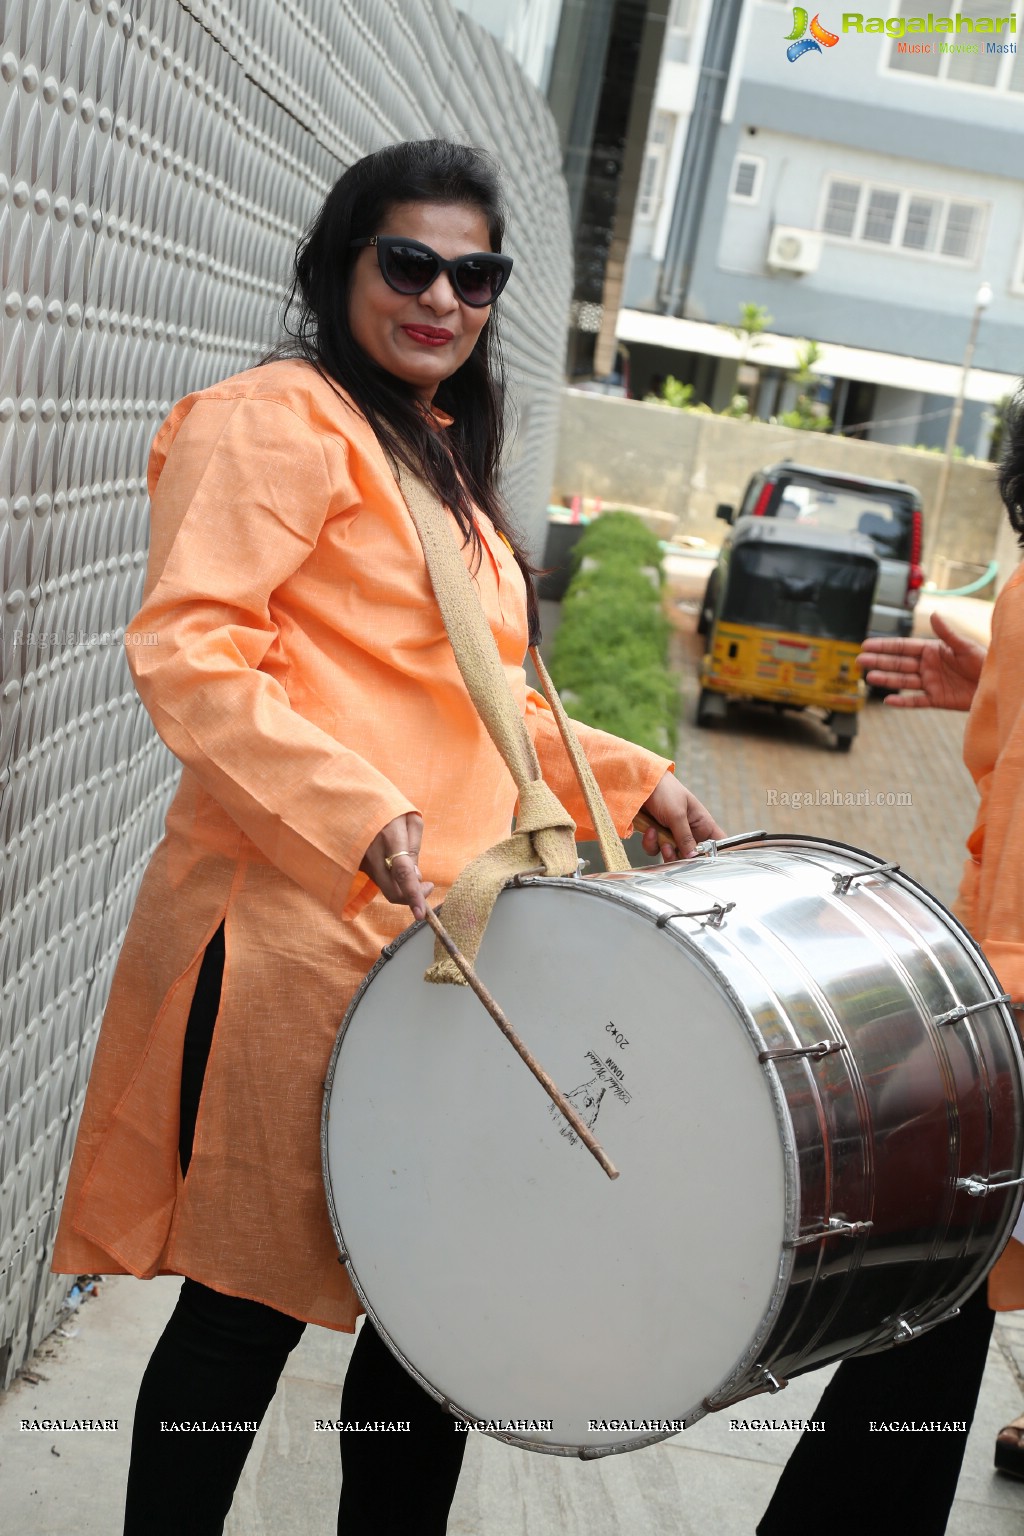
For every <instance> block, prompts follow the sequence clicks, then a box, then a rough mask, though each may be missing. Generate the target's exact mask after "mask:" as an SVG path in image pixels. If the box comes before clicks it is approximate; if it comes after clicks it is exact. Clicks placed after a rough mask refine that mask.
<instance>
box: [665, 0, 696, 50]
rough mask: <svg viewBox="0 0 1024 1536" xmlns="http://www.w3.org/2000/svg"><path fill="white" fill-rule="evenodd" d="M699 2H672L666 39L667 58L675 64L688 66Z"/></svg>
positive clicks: (682, 0)
mask: <svg viewBox="0 0 1024 1536" xmlns="http://www.w3.org/2000/svg"><path fill="white" fill-rule="evenodd" d="M696 10H697V0H672V4H671V7H670V8H669V13H668V22H667V32H666V37H665V57H666V59H668V60H669V61H670V62H671V63H673V64H687V63H689V60H690V48H691V46H692V43H693V23H694V18H695V14H696Z"/></svg>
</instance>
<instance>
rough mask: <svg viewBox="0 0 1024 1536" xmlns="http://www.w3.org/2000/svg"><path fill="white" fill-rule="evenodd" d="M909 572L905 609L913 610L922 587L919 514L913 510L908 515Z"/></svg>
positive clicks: (922, 572)
mask: <svg viewBox="0 0 1024 1536" xmlns="http://www.w3.org/2000/svg"><path fill="white" fill-rule="evenodd" d="M910 516H911V523H910V572H909V574H908V576H907V598H906V602H907V607H908V608H913V606H914V604H915V603H916V602H917V600H918V598H919V597H920V595H921V588H922V587H923V586H924V571H923V569H922V567H921V563H920V561H921V536H922V529H921V512H920V508H915V509H914V511H913V512H912V513H911V514H910Z"/></svg>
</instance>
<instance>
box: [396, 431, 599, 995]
mask: <svg viewBox="0 0 1024 1536" xmlns="http://www.w3.org/2000/svg"><path fill="white" fill-rule="evenodd" d="M392 469H393V471H394V473H395V477H396V479H397V481H398V484H399V488H400V489H401V492H402V495H403V496H404V498H405V502H406V505H407V506H408V508H409V514H410V516H411V518H412V521H413V525H414V527H415V529H416V532H417V534H418V536H419V540H420V543H421V545H422V546H423V554H424V558H425V560H426V565H427V573H428V575H429V577H430V583H431V586H432V587H433V589H434V595H435V597H436V598H437V603H438V607H439V608H440V610H441V617H442V619H443V621H444V627H445V629H446V630H447V632H448V638H449V640H450V641H451V646H452V650H453V651H454V653H455V660H456V662H457V663H458V667H459V671H460V672H461V673H462V676H463V679H464V681H465V684H466V688H467V690H468V692H469V696H470V698H471V699H472V701H473V705H474V707H475V709H476V711H477V713H478V714H479V716H480V718H481V720H482V721H483V723H484V725H485V727H486V728H487V732H488V734H489V735H490V737H491V740H492V741H493V742H494V744H495V746H496V747H497V749H498V751H499V752H500V753H501V756H502V758H503V759H504V761H505V763H506V765H507V767H508V770H509V772H510V773H511V775H512V778H513V779H514V781H515V785H516V788H517V790H518V791H519V807H518V810H517V812H516V830H515V832H514V833H512V835H511V836H510V837H507V838H505V839H504V840H503V841H502V842H500V843H496V844H495V845H494V847H493V848H489V849H488V850H487V852H486V853H482V854H480V855H479V856H478V857H477V858H475V859H474V860H473V861H472V862H471V863H470V864H468V865H467V866H466V868H465V869H464V870H463V871H462V873H461V874H460V875H459V877H458V879H457V880H456V881H455V883H454V884H453V886H452V887H451V889H450V891H449V892H448V894H447V896H446V897H445V901H444V920H445V927H446V928H447V930H448V933H449V934H450V935H451V937H452V939H453V940H454V941H455V943H456V944H457V945H458V947H459V949H460V950H461V951H462V953H463V955H465V956H466V958H467V959H468V960H469V961H470V963H471V964H472V962H473V961H475V959H476V956H477V952H478V951H479V948H480V944H481V941H482V939H483V936H484V930H485V929H486V927H487V923H488V920H489V919H490V915H491V912H492V911H493V908H494V903H495V902H496V901H497V899H498V896H499V894H500V892H501V890H502V888H503V887H504V886H506V885H507V884H508V882H509V881H510V880H512V879H514V878H515V876H516V875H518V874H523V873H524V872H525V871H527V870H537V868H538V867H540V866H542V867H543V870H544V873H545V874H547V875H571V874H573V873H575V870H576V862H577V860H576V841H575V837H574V833H575V830H576V825H575V822H574V821H573V819H572V817H571V816H570V815H569V813H568V811H567V810H566V809H565V807H564V806H563V805H562V804H561V803H560V801H559V800H558V799H557V797H556V796H555V795H554V793H553V792H552V791H551V789H549V787H548V786H547V784H545V782H544V780H543V778H542V777H541V771H540V763H539V762H538V759H537V753H536V750H535V748H534V745H533V742H532V741H531V739H530V733H529V731H528V730H527V728H526V722H525V720H524V719H523V716H522V714H521V713H520V710H519V708H518V706H517V704H516V701H515V698H514V696H513V693H512V689H511V687H510V686H509V682H508V678H507V676H506V674H505V668H504V666H503V664H502V660H501V657H500V655H499V654H498V647H497V643H496V641H495V639H494V636H493V634H492V633H491V628H490V625H489V624H488V622H487V619H486V617H485V615H484V611H483V608H482V606H481V604H480V600H479V598H478V596H477V593H476V589H475V587H474V585H473V578H472V577H471V576H470V574H469V571H468V569H467V567H466V563H465V561H464V560H463V557H462V552H461V550H460V549H459V547H458V545H457V544H456V542H455V531H454V529H453V528H452V519H451V516H450V514H449V513H448V512H447V511H446V510H445V508H444V506H443V505H442V503H441V501H440V500H439V499H438V497H437V496H435V494H434V492H433V491H432V490H431V489H430V488H429V486H427V485H426V484H425V483H424V481H423V480H421V479H420V478H419V476H417V475H414V474H412V473H411V471H410V470H408V469H407V468H405V467H404V466H401V465H398V464H396V463H394V462H392ZM532 654H533V658H534V663H535V665H536V666H537V670H538V675H539V677H540V679H541V683H542V686H543V687H544V691H545V693H546V694H547V697H548V702H549V703H550V705H551V708H552V710H553V711H554V712H555V717H556V719H557V721H558V726H559V730H560V731H561V734H562V740H563V741H564V742H565V745H566V749H567V751H568V752H569V756H570V758H571V760H572V764H573V767H574V769H575V771H576V775H577V778H578V779H579V782H580V787H581V789H582V791H583V795H584V798H585V800H586V803H587V807H588V809H589V811H590V814H591V817H592V819H593V823H594V829H595V831H596V832H597V835H598V841H599V843H600V847H601V856H602V858H603V859H604V861H605V864H606V865H607V867H608V868H609V869H612V870H626V869H629V867H630V866H629V860H628V858H627V857H626V850H625V849H624V848H623V846H622V841H621V839H620V838H619V835H618V833H617V832H616V830H615V826H614V824H613V822H612V818H611V815H610V814H609V811H608V807H607V805H606V804H605V802H604V799H603V797H602V795H601V791H600V788H599V787H598V784H597V780H596V779H595V778H594V775H593V772H592V771H591V768H590V765H589V763H588V762H587V760H586V758H585V757H584V755H583V752H582V750H581V748H580V745H579V741H578V739H577V738H576V735H575V732H574V731H573V729H572V724H571V722H570V721H569V719H568V717H567V716H566V713H565V710H564V709H563V708H562V704H561V701H560V700H559V698H558V694H557V693H556V691H555V689H554V687H553V686H552V684H551V680H550V678H549V677H548V675H547V672H546V670H544V666H543V662H541V660H540V657H539V656H538V655H537V654H536V651H534V652H532ZM426 979H427V980H428V981H435V982H453V983H455V984H456V985H459V986H465V985H466V979H465V977H464V976H463V975H462V973H461V971H459V969H458V967H457V966H456V965H455V963H454V962H453V961H452V960H451V958H450V957H449V956H448V954H447V953H446V952H445V951H444V949H443V947H442V945H441V944H440V942H438V943H437V944H436V945H435V949H434V963H433V965H432V966H431V967H430V969H429V970H428V971H427V973H426Z"/></svg>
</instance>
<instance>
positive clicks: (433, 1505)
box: [124, 926, 467, 1536]
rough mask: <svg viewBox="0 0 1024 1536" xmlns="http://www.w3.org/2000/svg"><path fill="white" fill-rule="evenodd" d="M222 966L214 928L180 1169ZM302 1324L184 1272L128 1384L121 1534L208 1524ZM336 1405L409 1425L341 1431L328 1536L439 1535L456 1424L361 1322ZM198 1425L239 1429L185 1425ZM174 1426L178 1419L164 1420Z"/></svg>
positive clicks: (192, 1054)
mask: <svg viewBox="0 0 1024 1536" xmlns="http://www.w3.org/2000/svg"><path fill="white" fill-rule="evenodd" d="M223 966H224V930H223V926H222V927H221V928H219V929H218V931H217V933H216V934H215V935H214V937H213V939H212V940H211V941H210V944H209V945H208V946H207V950H206V954H205V955H204V957H203V962H202V965H201V967H200V971H199V977H198V981H197V984H196V991H195V997H194V998H193V1002H192V1008H191V1011H190V1014H189V1020H188V1028H187V1031H186V1036H185V1051H184V1057H183V1066H182V1086H181V1129H180V1135H179V1155H180V1158H181V1167H182V1172H183V1173H185V1172H187V1170H188V1165H189V1161H190V1158H191V1154H192V1139H193V1135H194V1133H195V1125H196V1118H197V1116H198V1113H199V1098H200V1094H201V1092H202V1084H203V1075H204V1073H205V1070H206V1061H207V1058H208V1056H209V1052H210V1045H211V1042H212V1039H213V1027H214V1023H215V1021H216V1017H217V1007H218V1004H219V1001H220V983H221V975H222V973H223ZM304 1328H305V1324H304V1323H301V1322H299V1321H298V1320H297V1319H296V1318H294V1317H288V1316H287V1315H286V1314H285V1313H283V1312H277V1311H275V1310H274V1308H272V1307H267V1306H264V1305H263V1304H262V1303H260V1302H256V1301H247V1300H245V1299H244V1298H242V1297H238V1296H224V1295H222V1294H221V1293H220V1292H218V1291H213V1290H210V1288H209V1287H208V1286H205V1285H200V1284H199V1283H198V1282H197V1281H195V1280H185V1282H184V1283H183V1285H182V1287H181V1291H180V1293H179V1296H178V1302H177V1305H176V1306H175V1309H174V1311H173V1313H172V1314H171V1317H170V1320H169V1321H168V1324H167V1327H166V1328H165V1329H164V1332H163V1335H162V1336H161V1338H160V1340H159V1342H158V1344H157V1346H156V1348H155V1350H154V1351H153V1355H152V1357H151V1359H150V1362H149V1365H148V1366H147V1367H146V1372H145V1375H144V1376H143V1378H142V1386H141V1388H140V1390H139V1400H138V1404H137V1407H136V1410H135V1425H134V1429H133V1432H132V1459H131V1467H130V1469H129V1473H128V1494H127V1502H126V1508H125V1526H124V1530H125V1536H220V1533H221V1532H222V1531H223V1528H224V1520H225V1517H226V1516H227V1512H228V1510H229V1509H230V1507H231V1500H232V1498H233V1496H234V1492H235V1487H236V1485H237V1483H238V1479H239V1477H240V1476H241V1472H242V1467H243V1466H244V1464H245V1458H246V1456H247V1455H248V1454H249V1449H250V1447H251V1445H252V1442H253V1439H254V1438H255V1434H256V1430H257V1428H258V1427H259V1424H260V1422H261V1421H262V1419H263V1415H264V1413H265V1412H266V1410H267V1407H268V1405H269V1403H270V1400H271V1398H272V1397H273V1395H274V1392H275V1389H276V1387H277V1382H278V1378H279V1377H280V1375H281V1372H282V1370H283V1369H284V1365H285V1361H286V1360H287V1358H288V1356H289V1354H290V1353H291V1351H292V1350H293V1349H294V1348H295V1346H296V1344H297V1343H298V1342H299V1339H300V1338H301V1337H302V1333H303V1329H304ZM339 1416H340V1418H341V1419H343V1420H344V1421H346V1422H349V1423H351V1422H359V1423H366V1422H368V1421H373V1420H384V1421H386V1422H389V1423H394V1422H399V1421H407V1422H408V1423H409V1424H410V1430H409V1431H408V1432H393V1433H388V1432H373V1431H370V1432H365V1431H364V1432H355V1431H352V1432H345V1433H342V1434H341V1436H340V1440H341V1468H342V1489H341V1500H340V1503H339V1506H338V1532H339V1536H414V1533H415V1536H444V1532H445V1530H446V1528H447V1520H448V1511H449V1509H450V1508H451V1503H452V1499H453V1498H454V1497H455V1485H456V1483H457V1481H458V1476H459V1470H460V1468H461V1466H462V1457H463V1453H464V1451H465V1447H466V1439H467V1436H466V1435H465V1433H464V1432H462V1433H460V1432H459V1431H458V1430H456V1428H455V1421H454V1419H453V1418H452V1417H451V1415H450V1414H447V1413H445V1412H444V1410H443V1409H442V1408H441V1406H440V1404H438V1403H436V1402H435V1401H434V1400H433V1398H432V1397H430V1396H429V1394H428V1393H426V1392H425V1391H424V1390H423V1388H422V1387H420V1386H419V1385H418V1384H417V1383H416V1382H415V1381H413V1379H412V1377H411V1376H410V1375H409V1374H408V1373H407V1372H406V1371H405V1370H404V1369H403V1368H402V1366H400V1365H399V1363H398V1361H397V1360H396V1359H395V1357H394V1356H393V1355H392V1353H391V1351H390V1350H389V1349H388V1348H387V1347H386V1345H384V1344H383V1343H382V1341H381V1339H380V1336H379V1335H378V1334H377V1332H376V1330H375V1329H374V1328H373V1327H372V1326H371V1324H370V1322H369V1320H367V1321H366V1322H365V1323H364V1325H363V1327H362V1329H361V1330H360V1333H359V1336H358V1338H357V1339H356V1343H355V1348H354V1350H353V1352H352V1358H351V1360H350V1362H349V1367H348V1371H347V1373H346V1375H345V1385H344V1388H343V1390H342V1398H341V1411H340V1415H339ZM203 1423H205V1424H214V1423H215V1424H225V1423H227V1424H231V1425H238V1426H239V1427H238V1428H237V1429H235V1428H232V1429H230V1430H218V1431H216V1432H211V1431H205V1432H204V1431H203V1430H196V1429H194V1428H191V1427H189V1426H192V1425H196V1424H203ZM181 1424H183V1425H185V1426H186V1428H183V1429H174V1428H172V1427H171V1426H173V1425H181ZM309 1432H310V1434H313V1433H314V1429H313V1425H312V1422H311V1423H310V1425H309ZM296 1496H297V1497H301V1493H300V1492H299V1491H298V1490H297V1491H296Z"/></svg>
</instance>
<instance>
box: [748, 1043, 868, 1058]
mask: <svg viewBox="0 0 1024 1536" xmlns="http://www.w3.org/2000/svg"><path fill="white" fill-rule="evenodd" d="M846 1048H847V1042H846V1041H845V1040H818V1041H817V1042H816V1043H815V1044H814V1045H800V1046H777V1047H776V1048H775V1049H774V1050H771V1051H759V1052H758V1054H757V1059H758V1061H760V1062H762V1063H763V1062H766V1061H793V1060H795V1059H796V1057H798V1056H807V1057H809V1058H810V1059H811V1060H813V1061H820V1060H821V1058H822V1057H823V1056H832V1055H834V1054H835V1052H836V1051H845V1050H846Z"/></svg>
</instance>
